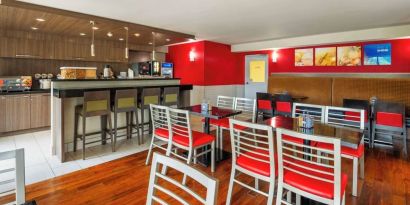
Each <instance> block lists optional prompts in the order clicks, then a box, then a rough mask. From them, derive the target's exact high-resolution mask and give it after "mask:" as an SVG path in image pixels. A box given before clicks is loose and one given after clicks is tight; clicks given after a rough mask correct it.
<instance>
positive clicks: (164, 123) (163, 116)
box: [150, 104, 170, 130]
mask: <svg viewBox="0 0 410 205" xmlns="http://www.w3.org/2000/svg"><path fill="white" fill-rule="evenodd" d="M150 112H151V122H152V128H153V130H156V129H165V130H169V125H170V119H169V112H168V107H166V106H162V105H154V104H151V105H150Z"/></svg>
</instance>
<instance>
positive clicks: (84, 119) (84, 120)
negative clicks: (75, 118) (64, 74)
mask: <svg viewBox="0 0 410 205" xmlns="http://www.w3.org/2000/svg"><path fill="white" fill-rule="evenodd" d="M82 120H83V133H82V135H83V139H82V140H83V160H85V125H86V123H85V122H86V117H83V118H82Z"/></svg>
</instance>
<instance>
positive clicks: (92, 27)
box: [90, 21, 98, 57]
mask: <svg viewBox="0 0 410 205" xmlns="http://www.w3.org/2000/svg"><path fill="white" fill-rule="evenodd" d="M90 24H91V33H92V36H91V56H92V57H94V56H95V50H94V35H95V34H94V31H95V30H97V29H98V28H97V27H95V22H94V21H90ZM95 28H97V29H95Z"/></svg>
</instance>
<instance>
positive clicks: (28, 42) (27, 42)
mask: <svg viewBox="0 0 410 205" xmlns="http://www.w3.org/2000/svg"><path fill="white" fill-rule="evenodd" d="M44 50H45V49H44V43H43V41H41V40H33V39H26V38H17V39H16V55H15V56H16V57H17V58H42V56H43V54H44V53H43V51H44Z"/></svg>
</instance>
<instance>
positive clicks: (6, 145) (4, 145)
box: [0, 136, 16, 152]
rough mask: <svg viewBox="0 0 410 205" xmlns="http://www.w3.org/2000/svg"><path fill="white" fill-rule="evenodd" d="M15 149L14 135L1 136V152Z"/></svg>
mask: <svg viewBox="0 0 410 205" xmlns="http://www.w3.org/2000/svg"><path fill="white" fill-rule="evenodd" d="M14 149H16V144H15V142H14V137H12V136H11V137H0V152H3V151H8V150H14Z"/></svg>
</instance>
